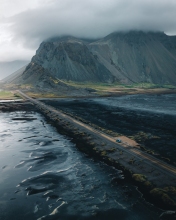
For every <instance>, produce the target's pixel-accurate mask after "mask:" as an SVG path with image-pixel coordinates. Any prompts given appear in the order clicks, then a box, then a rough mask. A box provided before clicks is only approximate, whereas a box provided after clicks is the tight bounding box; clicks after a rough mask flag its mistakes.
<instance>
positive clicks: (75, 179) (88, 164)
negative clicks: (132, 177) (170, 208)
mask: <svg viewBox="0 0 176 220" xmlns="http://www.w3.org/2000/svg"><path fill="white" fill-rule="evenodd" d="M114 178H123V173H122V171H121V170H117V169H114V168H113V167H108V166H106V165H105V164H103V163H101V162H98V161H93V160H92V159H91V158H88V157H87V156H86V155H85V154H83V153H80V152H79V151H78V150H77V148H76V145H75V144H74V143H72V141H71V139H69V138H68V137H66V136H63V135H61V134H60V133H59V131H57V130H56V129H55V128H54V127H52V126H51V125H50V124H49V123H48V122H47V121H46V120H45V118H44V117H43V116H42V115H40V114H39V113H36V112H22V111H21V112H11V113H0V220H12V219H13V220H24V219H25V220H35V219H36V220H37V219H38V220H39V219H41V220H43V219H62V220H63V219H119V220H123V219H126V220H128V219H129V220H141V219H143V220H147V219H150V220H151V219H155V220H156V219H158V218H159V215H160V214H161V213H162V210H159V209H157V208H156V207H154V206H153V205H151V204H149V203H147V202H146V201H145V200H144V199H143V198H142V195H141V193H140V192H138V190H137V189H136V188H135V187H134V186H131V185H129V184H128V182H127V181H125V180H124V182H122V183H121V184H117V183H115V182H114V181H113V179H114Z"/></svg>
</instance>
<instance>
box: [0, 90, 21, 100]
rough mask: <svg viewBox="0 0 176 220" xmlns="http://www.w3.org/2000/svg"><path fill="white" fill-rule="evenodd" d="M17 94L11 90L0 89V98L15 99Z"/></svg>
mask: <svg viewBox="0 0 176 220" xmlns="http://www.w3.org/2000/svg"><path fill="white" fill-rule="evenodd" d="M17 98H19V96H18V95H17V94H15V93H13V92H10V91H6V90H2V91H0V99H1V100H2V99H17Z"/></svg>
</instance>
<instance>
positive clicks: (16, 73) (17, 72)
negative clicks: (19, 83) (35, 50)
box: [1, 65, 27, 83]
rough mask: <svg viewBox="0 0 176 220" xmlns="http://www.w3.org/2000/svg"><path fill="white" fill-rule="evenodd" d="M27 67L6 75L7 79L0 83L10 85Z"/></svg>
mask: <svg viewBox="0 0 176 220" xmlns="http://www.w3.org/2000/svg"><path fill="white" fill-rule="evenodd" d="M26 67H27V65H25V66H23V67H21V68H20V69H19V70H17V71H15V72H14V73H12V74H10V75H8V76H7V77H5V78H3V79H2V80H1V81H2V82H3V83H11V82H13V80H15V79H16V78H17V77H19V76H21V75H22V74H23V72H24V71H25V69H26Z"/></svg>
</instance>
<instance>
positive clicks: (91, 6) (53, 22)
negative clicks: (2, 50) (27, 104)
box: [6, 0, 176, 49]
mask: <svg viewBox="0 0 176 220" xmlns="http://www.w3.org/2000/svg"><path fill="white" fill-rule="evenodd" d="M38 4H39V5H38V7H36V8H30V9H29V10H26V11H23V12H21V13H19V14H16V15H14V16H12V17H10V18H8V19H6V22H7V23H8V24H10V26H8V31H9V32H11V34H12V36H13V37H12V42H16V43H20V44H23V46H24V47H25V48H28V49H29V48H30V49H36V48H37V47H38V45H39V44H40V43H41V42H42V41H43V40H45V39H47V38H50V37H54V36H61V35H73V36H77V37H85V38H98V37H103V36H105V35H107V34H109V33H111V32H114V31H127V30H134V29H135V30H145V31H147V30H150V31H164V32H166V33H167V32H168V33H171V34H174V33H176V22H175V21H176V1H175V0H155V1H153V0H142V1H141V0H84V1H83V0H64V1H61V0H57V1H56V0H47V1H46V0H45V1H38Z"/></svg>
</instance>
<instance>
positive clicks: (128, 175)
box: [0, 101, 176, 210]
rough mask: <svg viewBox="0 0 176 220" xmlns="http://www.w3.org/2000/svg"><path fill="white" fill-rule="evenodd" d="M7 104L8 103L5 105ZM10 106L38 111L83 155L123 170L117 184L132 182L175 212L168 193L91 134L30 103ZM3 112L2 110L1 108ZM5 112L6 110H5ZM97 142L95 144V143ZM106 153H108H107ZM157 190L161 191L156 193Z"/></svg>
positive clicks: (158, 205) (157, 201) (148, 196)
mask: <svg viewBox="0 0 176 220" xmlns="http://www.w3.org/2000/svg"><path fill="white" fill-rule="evenodd" d="M5 104H6V103H5ZM7 106H8V104H6V109H5V111H16V110H29V109H31V110H34V111H38V112H39V113H41V114H42V115H44V116H45V117H46V119H47V120H48V121H50V122H51V124H52V125H53V126H54V127H56V128H57V130H58V131H59V133H61V134H63V135H67V136H68V137H70V138H72V142H74V143H75V144H76V147H77V148H78V149H79V150H80V151H81V152H83V153H85V154H87V155H88V156H89V157H92V158H94V159H95V160H98V161H102V162H104V163H106V164H107V165H109V166H113V167H115V168H117V169H121V170H123V173H124V176H125V179H124V180H123V179H114V181H115V182H116V183H117V184H123V182H124V181H127V182H130V184H133V185H135V186H137V187H138V188H139V190H140V191H141V192H142V194H143V196H144V198H145V199H146V200H147V201H149V202H150V203H152V204H155V205H156V206H157V207H159V208H162V209H164V210H168V209H170V210H175V209H176V206H175V205H174V203H172V202H171V200H170V199H169V197H168V196H167V193H165V192H164V194H161V190H160V189H159V188H157V187H156V185H153V184H152V183H151V182H149V181H148V180H147V179H145V175H143V174H138V173H136V174H135V173H133V172H131V171H130V170H129V169H127V168H126V167H125V166H123V164H122V163H120V162H119V161H118V160H116V159H114V158H113V157H112V156H111V154H112V153H113V149H109V152H108V149H107V150H105V148H104V146H103V145H102V146H100V147H101V148H104V150H100V148H97V145H100V142H99V141H98V142H97V143H96V140H94V138H93V139H92V137H91V136H90V134H86V133H85V132H83V131H81V130H80V129H76V130H74V129H73V127H70V125H69V124H68V123H65V122H63V120H58V119H56V118H55V117H51V116H50V115H49V114H48V112H43V111H41V110H38V109H36V108H35V107H34V106H33V105H31V104H30V103H29V102H26V101H23V102H20V103H15V104H14V103H13V105H12V104H10V103H9V109H7ZM0 110H1V111H2V109H1V108H0ZM3 111H4V110H3ZM94 141H95V142H94ZM105 151H106V153H105ZM156 189H159V190H158V191H156ZM152 190H154V192H153V193H154V196H152V195H151V193H150V192H151V191H152ZM162 196H165V197H166V198H165V199H166V200H167V201H165V202H163V201H162V200H161V197H162Z"/></svg>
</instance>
